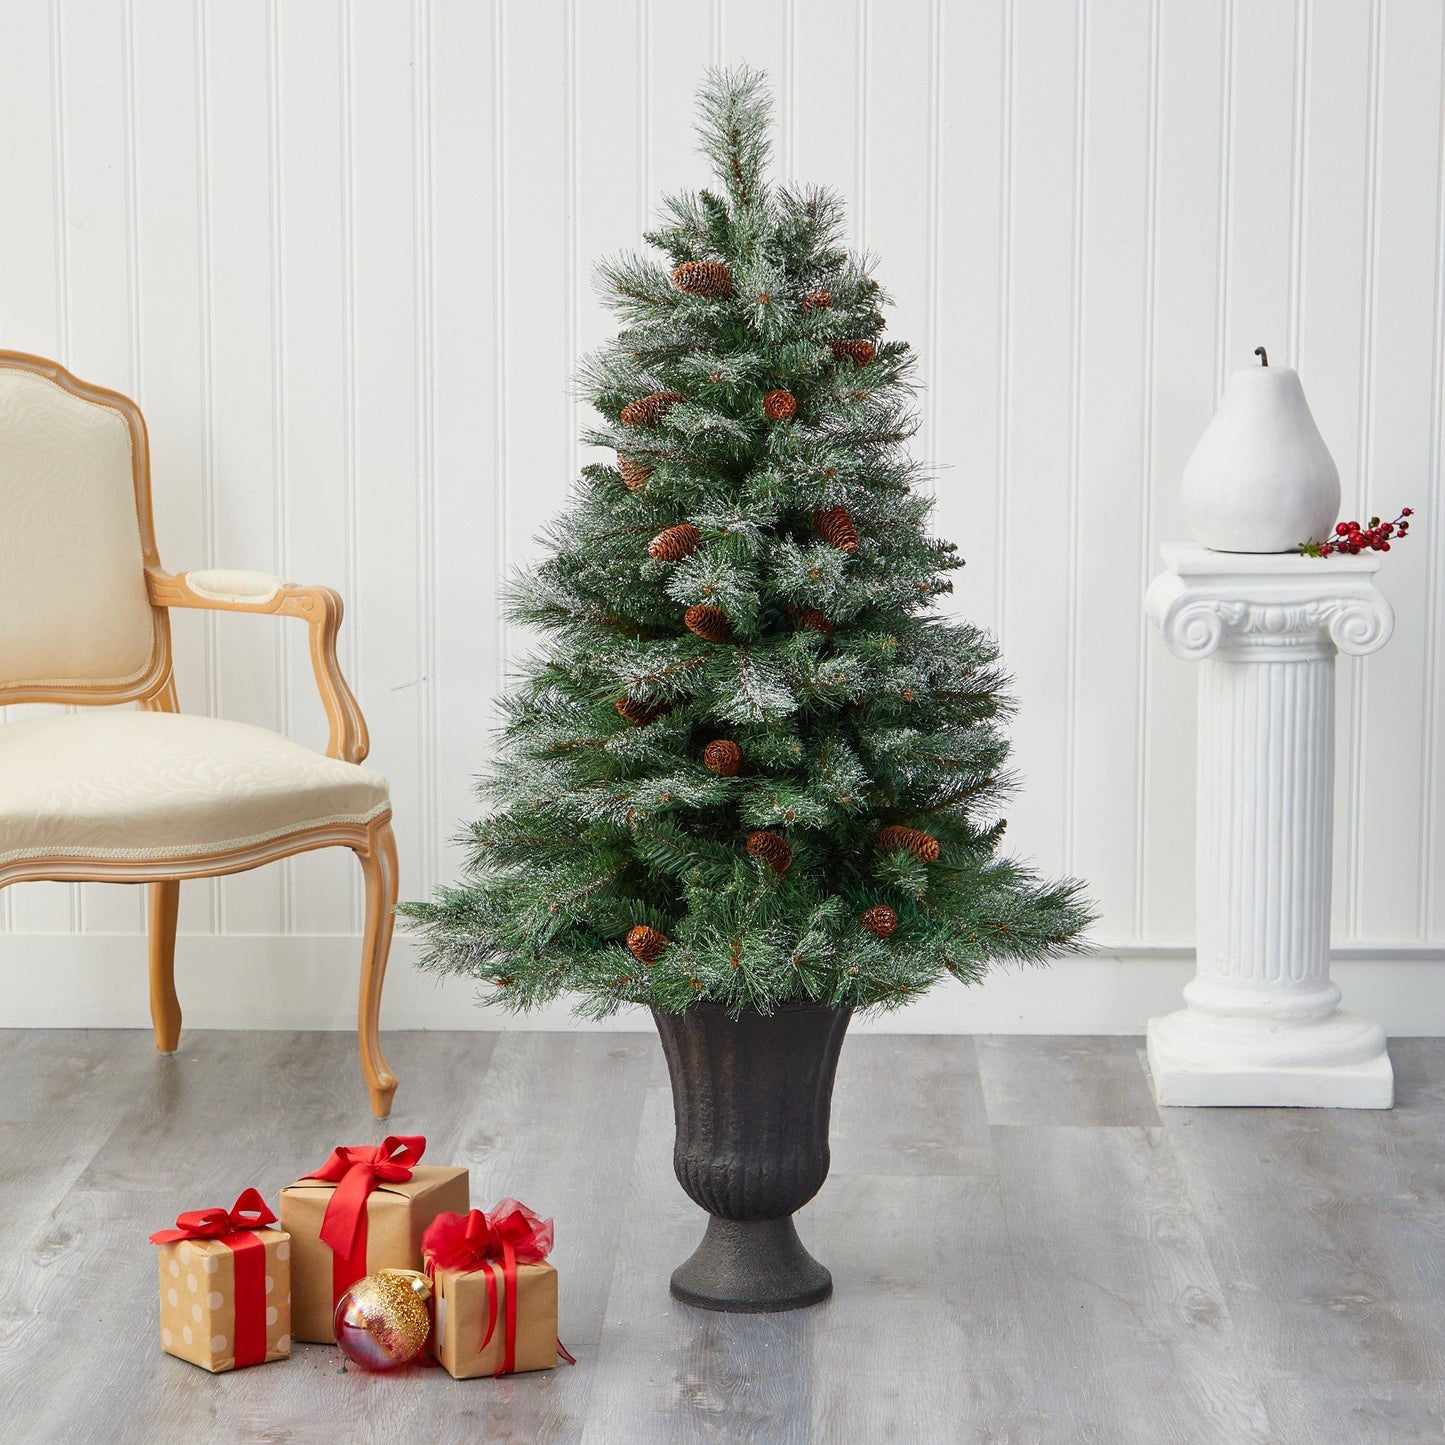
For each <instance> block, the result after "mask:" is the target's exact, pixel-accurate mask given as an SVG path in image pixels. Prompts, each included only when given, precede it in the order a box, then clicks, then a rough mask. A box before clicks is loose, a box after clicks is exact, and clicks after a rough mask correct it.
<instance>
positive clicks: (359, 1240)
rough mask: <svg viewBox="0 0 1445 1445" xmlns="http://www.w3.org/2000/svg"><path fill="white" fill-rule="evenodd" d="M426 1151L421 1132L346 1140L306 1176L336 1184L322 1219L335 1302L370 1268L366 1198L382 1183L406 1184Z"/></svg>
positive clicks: (322, 1239)
mask: <svg viewBox="0 0 1445 1445" xmlns="http://www.w3.org/2000/svg"><path fill="white" fill-rule="evenodd" d="M425 1152H426V1140H425V1139H424V1138H423V1137H422V1136H421V1135H420V1134H389V1135H388V1136H387V1137H386V1138H385V1139H383V1140H382V1141H381V1143H380V1144H343V1145H341V1146H340V1147H339V1148H336V1149H333V1150H332V1151H331V1157H330V1158H329V1159H328V1160H327V1161H326V1163H324V1164H323V1165H322V1166H321V1168H319V1169H317V1170H315V1171H313V1172H312V1173H310V1174H305V1175H303V1176H302V1177H303V1178H305V1179H324V1180H326V1181H327V1182H329V1183H333V1184H335V1185H336V1189H335V1191H334V1192H333V1193H332V1195H331V1199H330V1202H329V1203H328V1204H327V1206H326V1213H325V1215H324V1216H323V1217H322V1220H321V1242H322V1243H323V1244H326V1245H328V1246H330V1249H331V1299H332V1303H333V1304H335V1303H336V1301H338V1300H339V1299H340V1298H341V1296H342V1295H343V1294H345V1293H346V1291H347V1290H348V1289H350V1288H351V1286H352V1285H354V1284H355V1283H356V1281H357V1280H359V1279H360V1278H361V1277H362V1276H363V1275H364V1274H365V1273H366V1201H367V1197H368V1196H369V1195H370V1194H371V1192H372V1190H373V1189H375V1188H376V1187H377V1185H378V1184H402V1183H405V1182H406V1181H407V1180H408V1179H410V1178H411V1170H412V1165H414V1164H419V1163H420V1162H421V1156H422V1155H423V1154H424V1153H425Z"/></svg>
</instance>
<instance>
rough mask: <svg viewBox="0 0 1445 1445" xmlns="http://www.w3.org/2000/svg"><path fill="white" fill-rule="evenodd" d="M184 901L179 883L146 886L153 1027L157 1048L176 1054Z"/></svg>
mask: <svg viewBox="0 0 1445 1445" xmlns="http://www.w3.org/2000/svg"><path fill="white" fill-rule="evenodd" d="M180 901H181V885H180V881H179V880H178V879H173V878H168V879H166V880H164V881H163V882H160V883H150V884H148V885H147V886H146V925H147V928H148V931H149V933H150V961H151V1023H152V1024H153V1025H154V1026H155V1031H156V1048H157V1049H158V1050H159V1051H160V1052H161V1053H163V1054H173V1053H175V1051H176V1047H177V1045H178V1044H179V1043H180V1041H181V1002H180V1000H179V999H178V998H177V997H176V912H177V909H178V908H179V906H180Z"/></svg>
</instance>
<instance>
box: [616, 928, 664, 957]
mask: <svg viewBox="0 0 1445 1445" xmlns="http://www.w3.org/2000/svg"><path fill="white" fill-rule="evenodd" d="M670 941H671V940H670V939H669V938H668V936H667V935H666V934H665V933H659V932H658V931H657V929H655V928H649V927H648V926H647V924H645V923H639V924H638V925H637V926H636V927H635V928H629V929H628V930H627V947H628V949H629V950H630V952H631V954H632V956H633V958H635V959H636V960H637V961H638V963H646V964H653V963H656V962H657V960H658V959H659V958H661V957H662V950H663V949H664V948H666V947H667V945H668V943H669V942H670Z"/></svg>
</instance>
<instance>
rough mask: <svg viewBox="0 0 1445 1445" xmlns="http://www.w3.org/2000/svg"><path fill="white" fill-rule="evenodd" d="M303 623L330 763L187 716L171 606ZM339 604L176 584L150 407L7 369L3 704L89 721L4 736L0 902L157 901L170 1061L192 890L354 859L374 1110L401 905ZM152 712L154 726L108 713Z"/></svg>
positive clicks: (249, 579)
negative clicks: (64, 884) (70, 887)
mask: <svg viewBox="0 0 1445 1445" xmlns="http://www.w3.org/2000/svg"><path fill="white" fill-rule="evenodd" d="M173 607H197V608H208V609H211V610H216V611H226V612H253V613H259V614H267V615H271V616H277V617H295V618H299V619H301V620H302V621H304V622H305V623H306V624H307V626H308V631H309V636H310V645H311V662H312V668H313V670H314V672H315V675H316V683H317V687H318V689H319V690H320V693H321V700H322V703H323V705H324V706H325V708H326V715H327V720H328V722H329V724H330V737H329V739H328V742H327V746H326V752H325V754H324V755H323V754H321V753H318V752H313V751H312V750H311V749H309V748H306V747H303V746H301V745H300V744H299V743H296V742H292V741H291V740H289V739H288V738H284V737H280V736H278V735H277V734H275V733H272V732H268V731H266V730H265V729H264V728H257V727H252V726H250V725H249V724H245V723H235V722H228V721H224V720H222V719H219V718H209V717H193V716H187V715H184V714H182V713H181V712H180V710H179V701H178V696H177V692H176V685H175V679H174V677H173V676H172V672H171V640H170V622H169V609H170V608H173ZM340 626H341V599H340V598H339V597H338V596H337V595H336V593H334V592H333V591H331V590H330V589H329V588H327V587H298V586H295V585H293V584H292V583H289V582H287V581H285V580H284V579H282V578H280V577H273V576H271V575H269V574H268V573H262V572H231V571H209V572H193V573H178V574H175V575H172V574H170V573H168V572H166V571H165V570H164V569H163V568H162V567H161V565H160V558H159V556H158V555H157V553H156V545H155V535H154V531H153V527H152V522H151V502H150V457H149V450H148V447H147V442H146V430H145V421H144V419H143V418H142V417H141V414H140V411H139V410H138V409H137V407H136V406H135V403H134V402H132V401H130V400H128V399H127V398H126V397H123V396H120V395H119V394H117V393H116V392H112V391H106V390H104V389H102V388H100V387H96V386H90V385H88V384H87V383H85V382H82V381H78V380H76V378H75V377H73V376H71V375H70V373H69V372H67V371H66V370H65V369H64V368H63V367H61V366H59V365H57V364H56V363H55V362H53V361H46V360H44V359H43V358H41V357H36V356H26V355H24V354H22V353H20V352H10V351H0V706H12V705H14V704H22V703H33V702H48V703H69V704H79V705H81V707H82V708H83V711H81V712H79V713H74V714H70V715H55V714H50V715H47V716H44V717H28V718H27V717H25V716H24V715H23V714H17V715H16V716H17V720H16V721H13V722H7V723H5V724H3V725H0V887H3V886H5V885H6V884H9V883H17V882H22V881H25V880H27V879H40V878H48V879H57V880H61V881H79V880H94V881H99V882H114V883H145V884H146V885H147V887H148V894H149V932H150V993H151V1019H152V1022H153V1023H154V1025H155V1037H156V1047H157V1049H159V1050H160V1051H161V1052H162V1053H173V1052H174V1051H175V1049H176V1047H177V1043H178V1041H179V1038H180V1029H181V1010H180V1004H179V1002H178V1000H177V998H176V990H175V944H176V914H177V906H178V902H179V896H180V892H179V890H180V884H181V881H182V880H183V879H186V878H201V877H212V876H215V875H218V874H224V873H236V872H240V871H241V870H243V869H247V868H255V867H257V866H259V865H260V864H262V863H269V862H271V861H273V860H275V859H277V858H284V857H287V856H289V855H291V854H293V853H300V852H304V851H306V850H308V849H312V848H322V847H326V846H329V845H339V846H342V847H346V848H350V849H352V850H353V851H354V852H355V853H356V855H357V858H358V859H359V860H360V862H361V867H362V874H363V877H364V879H365V882H366V918H365V932H364V937H363V939H362V949H361V961H362V969H361V989H360V998H359V1001H358V1028H357V1041H358V1045H359V1047H360V1052H361V1065H362V1072H363V1073H364V1075H365V1077H366V1084H367V1089H368V1091H369V1093H370V1095H371V1103H372V1109H373V1111H374V1112H375V1113H376V1114H378V1115H386V1114H388V1113H390V1111H391V1099H392V1095H393V1094H394V1093H395V1091H396V1077H395V1075H394V1074H392V1072H391V1070H390V1069H389V1068H388V1066H387V1063H386V1060H385V1058H384V1057H383V1056H382V1052H381V1045H380V1040H379V1037H378V1029H379V1021H380V1011H381V986H382V979H383V977H384V975H385V970H386V960H387V953H388V951H389V949H390V945H391V931H392V910H393V909H394V907H395V905H396V894H397V878H396V844H395V841H394V838H393V835H392V830H391V804H390V800H389V793H388V788H387V783H386V779H385V778H384V777H382V776H381V774H380V773H375V772H372V771H371V770H370V769H368V768H363V767H362V766H360V764H361V762H362V759H364V758H365V757H366V753H367V746H368V740H367V734H366V723H365V721H364V720H363V718H362V716H361V710H360V708H358V707H357V704H356V699H355V698H354V697H353V696H352V694H351V690H350V688H348V687H347V685H346V681H345V679H344V678H343V677H342V675H341V670H340V667H339V666H338V664H337V660H336V634H337V631H338V629H339V628H340ZM121 703H138V704H139V705H140V708H141V711H139V712H136V711H133V710H131V709H129V708H126V709H121V708H118V707H114V706H105V705H106V704H121Z"/></svg>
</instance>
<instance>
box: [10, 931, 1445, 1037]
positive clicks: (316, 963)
mask: <svg viewBox="0 0 1445 1445" xmlns="http://www.w3.org/2000/svg"><path fill="white" fill-rule="evenodd" d="M359 954H360V943H359V941H358V940H357V939H355V938H351V937H345V936H339V935H318V936H314V937H307V938H297V937H280V936H275V937H273V936H268V935H262V934H239V935H237V934H233V935H229V936H215V935H197V936H194V937H189V938H188V937H184V936H183V937H182V938H181V940H180V943H179V946H178V948H177V955H176V986H177V991H178V992H179V993H180V996H181V1008H182V1011H183V1012H184V1015H185V1023H186V1027H188V1028H203V1029H207V1028H227V1029H241V1028H247V1029H293V1028H294V1029H348V1030H349V1029H353V1028H355V1026H356V976H357V959H358V957H359ZM414 956H415V946H414V945H413V944H412V942H411V941H410V940H409V939H407V938H404V937H398V939H397V940H396V945H395V947H394V949H393V951H392V958H391V966H390V968H389V970H388V975H387V985H386V997H385V1003H384V1005H383V1008H382V1026H383V1028H387V1029H509V1028H510V1029H554V1028H598V1027H602V1028H610V1029H620V1030H636V1029H647V1028H650V1027H651V1024H650V1021H649V1020H648V1018H647V1016H646V1014H644V1013H642V1012H641V1011H637V1010H634V1011H632V1012H631V1013H630V1014H627V1015H624V1016H623V1017H620V1018H617V1019H614V1020H611V1021H610V1022H609V1023H607V1024H605V1025H597V1024H584V1023H579V1022H578V1021H577V1020H575V1019H573V1018H572V1016H571V1014H570V1012H569V1011H568V1009H567V1006H566V1005H565V1004H555V1005H553V1006H552V1007H550V1008H547V1009H543V1010H539V1011H538V1012H537V1013H533V1014H526V1015H512V1014H506V1013H502V1012H501V1011H499V1010H497V1009H484V1008H478V1007H476V1006H475V1005H474V1003H473V999H474V997H475V991H474V989H473V987H472V986H471V984H469V983H466V982H463V981H461V980H458V979H454V978H453V979H446V980H440V979H438V978H436V977H435V976H434V975H432V974H429V973H422V972H420V971H419V970H417V969H416V968H414V967H413V964H412V960H413V958H414ZM1192 973H1193V951H1192V950H1191V949H1189V948H1180V947H1170V946H1165V947H1157V948H1147V947H1144V948H1141V947H1136V946H1130V947H1126V948H1109V949H1101V950H1100V951H1099V952H1097V953H1095V954H1093V955H1090V956H1087V957H1082V958H1065V959H1060V960H1058V961H1057V962H1056V963H1054V964H1053V965H1052V966H1051V967H1049V968H1025V969H1007V970H1000V971H998V972H996V973H994V974H993V975H992V976H991V977H990V978H989V979H988V980H987V981H986V982H985V983H983V984H981V985H980V986H978V987H976V988H962V987H959V986H956V985H955V986H949V985H946V984H945V985H941V986H940V987H939V988H937V989H936V990H934V992H933V993H931V994H929V995H928V996H927V997H925V998H924V999H922V1000H920V1001H919V1002H918V1003H916V1004H914V1005H913V1006H912V1007H910V1008H906V1009H901V1010H898V1011H897V1012H894V1013H890V1014H885V1015H883V1016H882V1017H879V1018H875V1019H871V1020H867V1021H865V1022H863V1023H860V1025H859V1027H860V1028H861V1029H862V1030H864V1031H866V1032H877V1033H1018V1034H1142V1033H1143V1032H1144V1025H1145V1023H1146V1022H1147V1021H1148V1020H1149V1019H1150V1018H1151V1017H1152V1016H1154V1015H1156V1014H1162V1013H1168V1012H1169V1011H1170V1010H1171V1009H1175V1008H1177V1007H1179V1003H1180V990H1181V989H1182V988H1183V986H1184V984H1185V983H1186V982H1187V981H1188V980H1189V978H1190V976H1191V975H1192ZM1333 973H1334V977H1335V981H1336V982H1337V983H1338V984H1339V985H1340V987H1341V988H1342V989H1343V990H1344V993H1345V1002H1346V1004H1347V1005H1348V1006H1349V1007H1350V1008H1351V1009H1353V1010H1354V1011H1355V1012H1356V1013H1362V1014H1365V1015H1366V1016H1367V1017H1369V1018H1372V1019H1375V1020H1376V1021H1377V1022H1378V1023H1380V1024H1382V1025H1383V1026H1384V1028H1385V1031H1386V1033H1390V1034H1395V1035H1401V1036H1404V1035H1436V1034H1445V947H1441V946H1439V945H1434V944H1403V945H1349V946H1346V947H1342V948H1339V949H1337V950H1336V951H1335V953H1334V962H1333ZM149 1025H150V1017H149V1013H148V1007H147V988H146V951H145V940H144V938H142V937H140V936H139V935H136V934H119V933H117V934H79V935H76V934H9V935H5V936H3V937H0V1027H8V1028H148V1027H149Z"/></svg>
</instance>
